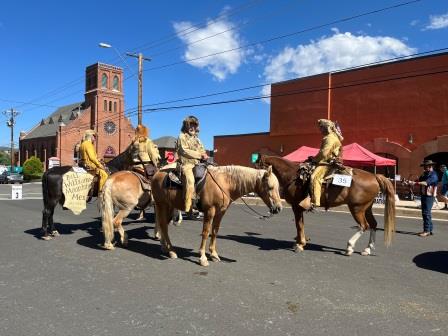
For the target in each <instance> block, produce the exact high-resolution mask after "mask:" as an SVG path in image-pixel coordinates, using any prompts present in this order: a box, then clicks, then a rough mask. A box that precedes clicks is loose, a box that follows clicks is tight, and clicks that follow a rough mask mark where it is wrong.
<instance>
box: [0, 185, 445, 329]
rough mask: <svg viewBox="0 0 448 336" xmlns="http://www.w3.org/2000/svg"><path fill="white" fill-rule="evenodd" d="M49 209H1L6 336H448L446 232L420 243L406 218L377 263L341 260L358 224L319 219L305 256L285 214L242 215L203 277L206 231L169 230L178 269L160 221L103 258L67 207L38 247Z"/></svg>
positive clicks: (225, 232)
mask: <svg viewBox="0 0 448 336" xmlns="http://www.w3.org/2000/svg"><path fill="white" fill-rule="evenodd" d="M38 187H40V186H38ZM257 209H259V211H265V210H266V209H265V208H262V207H259V208H257ZM41 210H42V201H41V200H21V201H12V200H10V201H6V200H1V201H0V214H1V215H0V335H7V336H14V335H20V336H23V335H83V336H84V335H111V336H113V335H120V336H121V335H177V334H179V335H338V336H340V335H363V336H366V335H406V336H408V335H447V334H448V281H447V280H448V276H447V274H448V248H447V238H448V224H447V223H446V222H435V233H436V234H435V235H434V236H432V237H429V238H419V237H417V236H416V235H415V234H414V233H415V232H418V231H419V230H420V229H421V224H420V221H419V220H414V219H404V218H399V219H398V223H397V229H398V232H397V234H396V237H395V241H394V242H393V245H392V246H391V247H390V248H385V247H384V244H383V243H382V239H383V233H382V231H379V232H378V235H377V237H378V244H377V249H376V250H375V255H373V256H370V257H363V256H361V255H360V254H359V251H361V250H362V249H363V248H364V247H365V245H366V244H367V240H368V235H365V236H363V237H362V238H361V239H360V241H359V242H358V245H357V247H356V251H357V252H358V253H356V254H354V255H353V256H352V257H345V256H343V255H341V252H342V251H343V250H344V248H345V246H346V242H347V240H348V239H349V237H350V236H351V235H352V234H353V233H354V228H353V225H354V221H353V220H352V219H351V217H350V216H349V215H347V214H344V213H316V214H310V215H307V216H306V219H305V220H306V229H307V235H308V236H309V237H310V239H311V240H310V242H309V245H308V246H307V250H306V251H304V252H302V253H294V252H293V251H292V249H291V247H292V243H293V237H294V235H295V232H294V226H293V221H292V212H291V210H290V209H285V210H284V211H283V212H282V213H281V214H279V215H277V216H275V217H273V218H272V219H270V220H268V221H260V220H257V219H255V218H253V217H251V216H249V215H248V214H246V213H245V212H243V210H242V208H241V206H239V205H236V206H233V207H232V209H231V210H230V211H229V213H228V214H227V215H226V216H225V217H224V220H223V223H222V226H221V230H220V233H219V238H218V245H217V246H218V251H219V253H220V255H221V257H222V260H223V261H222V262H220V263H211V264H210V266H209V267H208V268H204V267H201V266H199V265H198V264H197V259H198V253H197V249H198V247H199V243H200V237H199V234H200V232H201V223H200V222H195V221H184V222H183V224H182V225H181V226H180V227H170V233H171V238H172V241H173V243H174V245H175V246H176V249H177V253H178V256H179V259H175V260H171V259H167V258H166V257H165V256H163V255H162V254H161V252H160V244H159V242H157V241H155V240H153V239H151V238H150V237H149V236H148V234H147V232H150V233H152V228H153V216H152V214H151V213H149V214H148V215H147V223H141V222H136V221H133V220H132V219H131V220H129V221H128V224H127V225H126V226H125V229H126V230H127V233H128V234H129V239H130V241H129V247H128V248H127V249H123V248H120V247H117V248H116V249H115V250H114V251H105V250H102V249H100V248H99V247H98V245H99V244H100V243H101V242H102V236H101V233H100V232H99V230H98V227H99V224H100V222H99V220H98V216H99V215H98V212H97V209H96V204H92V205H89V207H88V209H87V210H86V211H85V212H83V213H82V214H81V215H79V216H75V215H73V214H72V213H71V212H69V211H63V210H62V209H61V208H58V209H57V211H56V214H55V221H56V222H57V223H63V224H61V225H59V230H60V233H61V236H59V237H56V238H55V239H53V240H52V241H43V240H41V239H39V232H40V229H39V228H40V225H41ZM135 216H136V214H132V215H131V217H133V218H135ZM377 218H378V221H379V223H380V226H382V220H383V219H382V217H377Z"/></svg>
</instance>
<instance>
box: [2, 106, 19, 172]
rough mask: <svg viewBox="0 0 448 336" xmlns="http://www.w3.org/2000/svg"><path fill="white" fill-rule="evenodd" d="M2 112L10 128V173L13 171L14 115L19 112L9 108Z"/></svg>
mask: <svg viewBox="0 0 448 336" xmlns="http://www.w3.org/2000/svg"><path fill="white" fill-rule="evenodd" d="M3 114H4V115H5V116H6V117H7V118H8V120H7V121H6V126H8V127H10V128H11V174H12V173H13V172H14V125H15V124H16V117H17V116H18V115H19V112H18V111H16V110H14V109H13V108H11V109H10V110H6V111H3Z"/></svg>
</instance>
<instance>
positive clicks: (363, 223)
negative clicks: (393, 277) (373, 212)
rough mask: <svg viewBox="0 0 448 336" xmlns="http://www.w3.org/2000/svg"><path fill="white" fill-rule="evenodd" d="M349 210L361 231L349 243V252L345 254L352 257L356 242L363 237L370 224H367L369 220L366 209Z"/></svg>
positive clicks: (351, 208) (352, 208)
mask: <svg viewBox="0 0 448 336" xmlns="http://www.w3.org/2000/svg"><path fill="white" fill-rule="evenodd" d="M349 208H350V212H351V213H352V216H353V218H354V219H355V221H356V222H357V223H358V225H359V230H358V232H356V233H355V234H354V235H353V236H352V237H351V238H350V239H349V241H348V242H347V251H346V252H345V255H347V256H351V255H352V254H353V251H354V249H355V245H356V242H357V241H358V239H359V238H360V237H361V236H362V234H363V233H364V231H365V230H366V229H367V228H368V227H369V224H368V223H367V219H366V216H365V209H362V208H359V207H357V208H354V207H349Z"/></svg>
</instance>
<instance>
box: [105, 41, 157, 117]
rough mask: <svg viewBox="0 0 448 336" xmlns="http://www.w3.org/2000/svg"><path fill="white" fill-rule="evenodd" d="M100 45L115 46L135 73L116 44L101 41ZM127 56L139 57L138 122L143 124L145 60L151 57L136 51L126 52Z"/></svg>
mask: <svg viewBox="0 0 448 336" xmlns="http://www.w3.org/2000/svg"><path fill="white" fill-rule="evenodd" d="M99 46H100V47H101V48H113V49H114V50H115V52H116V53H117V54H118V56H119V57H120V58H121V60H122V61H123V63H124V64H125V65H126V67H127V68H128V69H129V70H130V71H131V72H132V73H133V74H135V73H134V72H133V71H132V70H131V69H130V68H129V66H128V64H127V63H126V61H125V59H124V58H123V56H121V53H120V52H119V51H118V50H117V48H115V47H114V46H112V45H110V44H108V43H104V42H101V43H99ZM126 55H127V56H130V57H135V58H137V59H138V107H137V110H138V124H139V125H141V124H142V106H143V105H142V101H143V61H150V60H151V58H149V57H144V56H143V54H142V53H138V54H134V53H126Z"/></svg>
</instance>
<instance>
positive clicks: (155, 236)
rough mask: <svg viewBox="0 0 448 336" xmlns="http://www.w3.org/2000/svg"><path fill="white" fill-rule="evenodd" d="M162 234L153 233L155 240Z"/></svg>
mask: <svg viewBox="0 0 448 336" xmlns="http://www.w3.org/2000/svg"><path fill="white" fill-rule="evenodd" d="M161 237H162V236H161V234H160V233H158V232H157V233H154V239H155V240H160V238H161Z"/></svg>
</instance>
